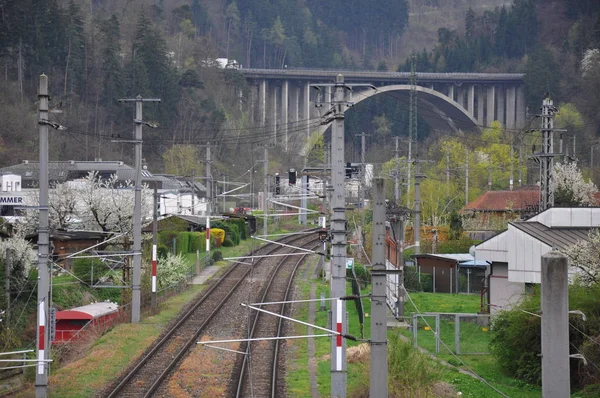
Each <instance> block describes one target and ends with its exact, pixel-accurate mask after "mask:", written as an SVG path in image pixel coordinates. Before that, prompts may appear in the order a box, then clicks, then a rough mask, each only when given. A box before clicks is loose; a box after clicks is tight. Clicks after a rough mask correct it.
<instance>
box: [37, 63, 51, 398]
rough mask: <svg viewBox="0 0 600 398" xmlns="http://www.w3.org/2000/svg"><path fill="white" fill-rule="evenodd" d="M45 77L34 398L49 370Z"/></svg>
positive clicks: (44, 87) (44, 390) (44, 81)
mask: <svg viewBox="0 0 600 398" xmlns="http://www.w3.org/2000/svg"><path fill="white" fill-rule="evenodd" d="M49 97H50V96H49V95H48V76H46V75H41V76H40V83H39V90H38V103H39V108H38V109H39V122H38V124H39V125H38V127H39V132H40V176H39V186H40V210H39V215H38V220H39V221H38V290H37V295H38V301H37V307H38V309H37V311H38V328H37V359H38V361H39V362H38V364H37V366H36V372H35V396H36V398H45V397H46V396H47V394H48V368H49V365H48V364H47V363H46V362H45V361H46V360H47V359H49V358H50V330H49V328H48V327H47V326H48V325H47V319H48V317H47V316H46V314H48V309H49V308H50V306H49V303H48V302H49V300H50V297H49V293H50V270H49V268H48V255H49V253H50V252H49V248H50V247H49V246H50V238H49V231H48V185H49V183H48V123H47V121H48V100H49Z"/></svg>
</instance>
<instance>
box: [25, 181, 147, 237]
mask: <svg viewBox="0 0 600 398" xmlns="http://www.w3.org/2000/svg"><path fill="white" fill-rule="evenodd" d="M134 195H135V191H134V184H133V183H132V182H131V181H125V182H122V181H118V180H117V177H116V176H115V175H113V176H111V177H110V178H109V179H101V178H100V177H99V176H98V174H97V173H94V172H90V173H89V174H88V175H87V176H86V177H85V178H84V179H82V180H80V181H68V182H65V183H62V184H57V185H56V186H55V187H53V188H52V189H50V191H49V198H48V207H49V223H50V229H58V228H67V227H68V226H72V225H76V226H77V227H76V228H77V229H81V230H87V231H102V232H116V233H130V232H131V231H132V230H133V221H134V220H133V214H134V202H135V201H134ZM26 200H27V204H28V205H33V206H37V205H38V204H39V196H38V195H37V194H32V195H30V196H28V197H27V199H26ZM152 206H153V205H152V195H151V193H150V191H149V190H148V189H147V187H145V186H144V187H142V224H145V223H148V222H149V221H150V220H151V214H152V213H151V212H152ZM37 218H38V211H37V210H29V211H27V214H26V216H25V219H24V220H22V221H21V222H20V223H19V224H18V225H17V229H18V230H19V231H21V233H22V234H29V233H34V232H35V230H36V228H37Z"/></svg>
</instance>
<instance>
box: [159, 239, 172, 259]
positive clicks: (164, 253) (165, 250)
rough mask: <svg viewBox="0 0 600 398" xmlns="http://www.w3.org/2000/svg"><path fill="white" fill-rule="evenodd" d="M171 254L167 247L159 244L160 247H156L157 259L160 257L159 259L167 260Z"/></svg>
mask: <svg viewBox="0 0 600 398" xmlns="http://www.w3.org/2000/svg"><path fill="white" fill-rule="evenodd" d="M169 253H170V250H169V247H168V246H167V245H164V244H162V243H159V244H158V246H157V247H156V257H158V258H166V257H167V255H168V254H169Z"/></svg>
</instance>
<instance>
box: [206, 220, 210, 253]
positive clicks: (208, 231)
mask: <svg viewBox="0 0 600 398" xmlns="http://www.w3.org/2000/svg"><path fill="white" fill-rule="evenodd" d="M209 252H210V217H208V216H207V217H206V253H209Z"/></svg>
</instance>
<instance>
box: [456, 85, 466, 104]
mask: <svg viewBox="0 0 600 398" xmlns="http://www.w3.org/2000/svg"><path fill="white" fill-rule="evenodd" d="M457 91H458V96H457V98H456V102H458V105H460V106H462V107H463V108H464V107H465V89H464V87H463V86H459V87H458V90H457Z"/></svg>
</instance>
